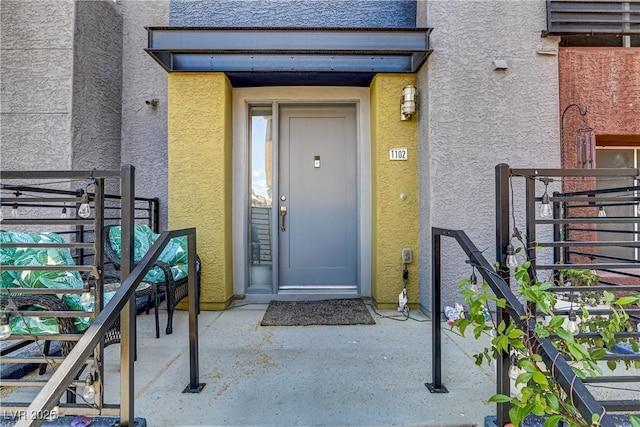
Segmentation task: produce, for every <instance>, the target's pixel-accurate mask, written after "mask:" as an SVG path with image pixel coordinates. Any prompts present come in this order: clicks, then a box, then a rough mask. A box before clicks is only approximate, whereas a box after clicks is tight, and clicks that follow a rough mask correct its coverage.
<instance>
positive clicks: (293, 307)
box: [260, 298, 376, 326]
mask: <svg viewBox="0 0 640 427" xmlns="http://www.w3.org/2000/svg"><path fill="white" fill-rule="evenodd" d="M375 324H376V322H375V320H373V317H371V313H369V310H368V309H367V307H366V306H365V305H364V301H362V300H361V299H358V298H354V299H331V300H322V301H271V303H269V307H267V311H266V312H265V314H264V317H263V318H262V323H260V325H262V326H310V325H375Z"/></svg>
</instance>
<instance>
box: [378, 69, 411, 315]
mask: <svg viewBox="0 0 640 427" xmlns="http://www.w3.org/2000/svg"><path fill="white" fill-rule="evenodd" d="M410 84H412V85H414V86H415V84H416V81H415V76H414V75H407V74H379V75H377V76H376V77H375V78H374V79H373V82H372V83H371V167H372V174H371V176H372V183H371V188H372V206H373V212H372V228H373V229H372V263H371V268H372V272H371V273H372V274H371V294H372V295H371V296H372V298H373V300H374V302H375V304H376V305H377V306H378V307H380V308H383V309H393V308H395V307H397V306H398V294H399V293H400V291H401V290H402V287H403V283H402V270H403V268H404V264H403V263H402V248H411V249H412V250H413V263H411V264H409V265H408V269H409V283H408V286H407V293H408V296H409V303H410V304H411V306H413V307H415V306H416V305H417V303H418V293H419V289H418V271H419V268H418V267H419V265H418V262H419V259H420V257H419V253H418V247H419V246H418V243H419V242H418V239H419V191H418V121H417V118H416V117H414V118H413V120H411V121H400V98H401V95H402V88H404V87H405V86H406V85H410ZM398 147H407V148H408V160H407V161H391V160H389V150H391V149H392V148H398ZM403 193H404V194H406V195H407V198H406V200H402V199H401V198H400V195H401V194H403Z"/></svg>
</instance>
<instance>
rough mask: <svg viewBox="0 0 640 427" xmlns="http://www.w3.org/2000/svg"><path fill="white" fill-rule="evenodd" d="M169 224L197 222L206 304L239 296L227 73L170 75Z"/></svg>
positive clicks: (208, 306)
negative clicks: (235, 272)
mask: <svg viewBox="0 0 640 427" xmlns="http://www.w3.org/2000/svg"><path fill="white" fill-rule="evenodd" d="M168 90H169V92H168V93H169V104H168V111H169V133H168V137H169V144H168V147H169V149H168V151H169V228H170V229H179V228H187V227H196V228H197V231H198V235H197V248H198V255H199V256H200V258H201V260H202V283H201V289H202V291H201V296H200V301H201V307H202V308H203V309H222V308H226V306H227V305H228V304H229V303H230V300H231V297H232V296H233V263H232V245H231V232H232V230H231V196H232V195H231V189H232V169H231V167H232V162H231V154H232V135H231V129H232V116H231V85H230V84H229V80H228V79H227V77H226V76H225V75H224V74H222V73H172V74H170V75H169V83H168Z"/></svg>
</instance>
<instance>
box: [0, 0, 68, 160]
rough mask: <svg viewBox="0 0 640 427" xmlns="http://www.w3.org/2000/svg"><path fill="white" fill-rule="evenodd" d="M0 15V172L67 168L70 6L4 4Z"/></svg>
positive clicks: (62, 3) (60, 3)
mask: <svg viewBox="0 0 640 427" xmlns="http://www.w3.org/2000/svg"><path fill="white" fill-rule="evenodd" d="M0 16H1V34H0V38H1V40H2V44H1V49H0V62H1V68H0V74H1V75H2V78H1V79H0V101H1V104H0V129H1V135H0V157H1V160H0V167H1V168H2V169H5V170H7V169H11V170H19V169H22V170H25V169H41V170H42V169H69V168H70V167H71V143H70V141H71V99H72V78H73V19H74V3H73V1H63V0H52V1H29V2H25V1H6V0H4V1H2V4H1V5H0ZM43 152H46V155H44V156H43V155H42V153H43Z"/></svg>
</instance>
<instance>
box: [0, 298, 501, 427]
mask: <svg viewBox="0 0 640 427" xmlns="http://www.w3.org/2000/svg"><path fill="white" fill-rule="evenodd" d="M266 308H267V305H266V304H249V305H241V304H240V306H238V307H235V308H232V309H229V310H226V311H222V312H202V313H201V315H200V317H199V330H200V334H199V336H200V341H199V346H200V381H201V382H204V383H206V386H205V388H204V390H203V391H202V392H201V393H200V394H183V393H182V391H183V389H184V388H185V387H186V386H187V384H188V382H189V346H188V344H189V343H188V318H187V313H186V312H183V311H179V312H176V315H175V318H174V332H173V334H172V335H168V336H167V335H165V334H164V332H163V333H162V335H161V337H160V339H156V338H155V335H154V321H153V316H152V315H144V314H142V315H139V316H138V319H137V320H138V330H139V334H138V339H139V341H138V360H137V362H136V363H135V415H136V417H140V418H145V419H146V421H147V425H149V426H319V425H322V426H391V425H395V426H445V425H446V426H454V425H455V426H465V425H469V426H471V425H484V418H485V416H487V415H491V414H494V412H495V405H493V404H488V403H487V399H488V398H489V397H490V396H491V395H492V394H493V393H495V378H494V375H493V373H492V372H491V370H490V369H488V367H483V368H479V367H477V366H475V365H474V363H473V358H472V354H473V352H474V349H479V348H480V345H479V343H478V342H476V341H475V340H474V339H473V338H462V337H460V336H457V335H455V334H453V333H451V332H450V331H448V328H446V329H447V330H446V331H445V332H444V333H443V347H442V349H443V360H444V363H443V383H444V385H445V386H446V387H447V388H448V390H449V393H448V394H431V393H429V392H428V390H427V389H426V387H425V385H424V383H425V382H431V381H432V377H431V353H430V352H431V350H430V349H431V323H430V322H427V321H425V320H426V318H425V317H424V316H423V315H421V314H420V313H419V312H412V313H411V315H412V316H413V317H415V318H416V319H419V320H423V322H418V321H415V320H411V319H410V320H407V321H395V320H391V319H387V318H381V317H379V316H377V315H375V314H373V317H374V318H375V319H376V325H369V326H364V325H363V326H310V327H309V326H307V327H262V326H260V321H261V319H262V316H263V315H264V312H265V310H266ZM381 314H386V315H389V316H397V315H398V314H399V313H397V312H392V311H389V312H382V313H381ZM161 322H162V323H161V324H162V325H164V324H165V322H166V312H165V311H163V310H161ZM163 328H164V326H162V329H163ZM119 351H120V346H119V345H112V346H109V347H107V348H106V350H105V361H106V362H105V379H106V386H105V396H106V397H105V401H106V402H108V403H118V401H119V375H120V374H119V362H118V360H119ZM34 375H36V374H34ZM5 392H6V391H5ZM32 392H33V391H32ZM23 393H27V391H26V390H19V391H18V390H16V391H14V392H12V393H10V395H11V396H7V395H6V394H5V395H4V397H6V398H8V399H10V400H15V398H16V397H17V396H16V395H17V394H23ZM22 399H28V396H21V400H22Z"/></svg>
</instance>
